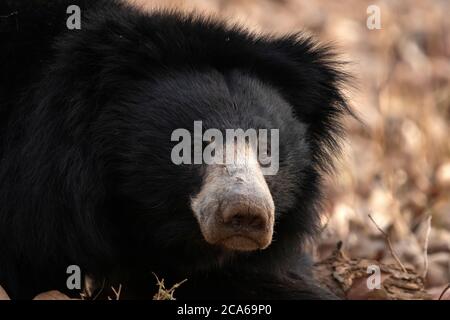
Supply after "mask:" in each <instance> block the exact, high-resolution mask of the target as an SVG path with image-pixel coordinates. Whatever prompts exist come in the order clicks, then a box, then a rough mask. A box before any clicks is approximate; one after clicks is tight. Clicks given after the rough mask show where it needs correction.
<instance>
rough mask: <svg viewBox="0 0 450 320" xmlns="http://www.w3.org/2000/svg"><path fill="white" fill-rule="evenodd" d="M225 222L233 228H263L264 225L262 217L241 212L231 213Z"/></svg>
mask: <svg viewBox="0 0 450 320" xmlns="http://www.w3.org/2000/svg"><path fill="white" fill-rule="evenodd" d="M225 223H226V224H228V225H229V226H231V227H233V228H234V229H241V228H251V229H264V226H265V220H264V219H263V218H262V217H260V216H256V215H249V214H243V213H237V214H235V215H233V216H232V217H231V219H229V220H228V222H225Z"/></svg>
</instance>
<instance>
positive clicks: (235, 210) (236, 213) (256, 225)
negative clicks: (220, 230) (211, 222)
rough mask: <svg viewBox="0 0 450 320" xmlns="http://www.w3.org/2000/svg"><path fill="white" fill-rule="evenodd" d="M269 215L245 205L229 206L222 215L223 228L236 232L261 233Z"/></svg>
mask: <svg viewBox="0 0 450 320" xmlns="http://www.w3.org/2000/svg"><path fill="white" fill-rule="evenodd" d="M269 214H270V213H269V212H265V210H264V209H263V208H261V207H259V206H248V205H246V204H245V203H244V204H238V205H229V206H228V207H227V209H226V210H224V211H223V213H222V221H223V227H224V228H231V229H234V230H235V231H237V232H239V231H245V230H249V231H258V230H262V231H263V230H265V229H266V226H267V222H268V217H269Z"/></svg>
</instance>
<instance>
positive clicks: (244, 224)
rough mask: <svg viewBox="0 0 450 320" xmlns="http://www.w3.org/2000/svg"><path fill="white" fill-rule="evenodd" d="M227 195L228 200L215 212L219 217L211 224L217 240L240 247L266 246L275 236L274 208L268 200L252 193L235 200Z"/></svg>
mask: <svg viewBox="0 0 450 320" xmlns="http://www.w3.org/2000/svg"><path fill="white" fill-rule="evenodd" d="M227 197H228V199H229V200H228V201H224V202H222V206H221V207H222V209H223V210H220V211H218V212H216V213H214V214H215V215H217V216H218V218H217V219H214V220H215V223H212V224H211V225H210V226H211V228H212V229H213V230H214V234H215V237H216V238H217V239H218V241H217V243H218V244H220V245H222V246H224V247H226V248H229V249H233V250H241V251H250V250H255V249H262V248H265V247H267V246H268V245H269V244H270V242H271V240H272V229H273V223H271V217H272V215H273V212H272V211H271V207H270V206H267V200H266V199H258V198H255V197H254V195H249V194H245V195H241V197H239V200H233V198H234V197H233V196H230V195H228V196H227ZM230 198H231V199H230ZM249 198H251V201H249Z"/></svg>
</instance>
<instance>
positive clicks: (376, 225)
mask: <svg viewBox="0 0 450 320" xmlns="http://www.w3.org/2000/svg"><path fill="white" fill-rule="evenodd" d="M368 216H369V219H370V220H372V222H373V224H374V225H375V227H377V229H378V230H379V231H380V232H381V234H382V235H383V236H384V238H385V240H386V242H387V244H388V246H389V250H390V252H391V254H392V256H393V257H394V259H395V261H397V263H398V265H399V266H400V267H401V268H402V270H403V272H405V273H408V270H406V268H405V266H404V265H403V263H402V262H401V261H400V258H399V257H398V256H397V254H396V253H395V251H394V248H393V247H392V243H391V239H390V238H389V235H388V234H387V233H386V232H385V231H384V230H383V229H381V228H380V227H379V226H378V224H377V223H376V222H375V220H374V219H373V218H372V216H371V215H370V214H368Z"/></svg>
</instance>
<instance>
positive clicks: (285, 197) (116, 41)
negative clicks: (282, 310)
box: [0, 0, 351, 299]
mask: <svg viewBox="0 0 450 320" xmlns="http://www.w3.org/2000/svg"><path fill="white" fill-rule="evenodd" d="M74 4H75V5H78V6H79V8H80V9H81V28H79V29H78V28H75V29H73V30H70V28H68V27H67V24H66V22H67V19H68V17H69V14H68V13H67V8H68V7H69V6H70V5H74ZM0 15H1V20H2V21H1V34H2V38H3V40H2V48H1V52H0V58H1V59H0V64H1V83H0V115H1V118H0V128H1V129H0V130H1V131H0V134H1V136H0V138H1V144H0V161H1V162H0V243H1V246H0V285H1V286H3V288H5V290H6V291H7V292H8V293H9V294H10V295H11V297H12V298H20V299H28V298H31V297H33V296H34V295H36V294H37V293H40V292H44V291H47V290H50V289H52V290H53V289H57V290H61V291H63V292H69V293H70V291H68V289H67V287H66V280H67V277H68V275H67V273H66V270H67V267H68V266H70V265H77V266H79V267H80V269H81V270H82V272H83V273H84V274H87V275H90V276H92V277H93V278H94V279H108V280H109V279H118V281H120V282H121V283H123V287H124V289H125V290H127V289H128V290H129V291H130V296H133V297H151V296H152V290H153V288H152V287H153V286H152V283H154V278H153V275H152V273H155V274H156V275H158V276H159V277H162V278H164V279H166V281H169V282H178V281H180V280H183V279H185V278H186V279H187V282H185V283H184V284H183V285H182V286H181V287H180V288H179V289H177V292H176V296H177V298H178V299H230V298H233V299H329V298H334V296H333V295H332V294H331V293H329V292H328V291H327V290H326V289H323V288H321V287H320V286H319V285H318V284H317V283H316V282H315V281H314V280H313V278H312V272H311V271H312V270H311V266H310V263H309V262H308V259H307V258H305V255H304V254H303V253H302V250H303V247H304V244H305V243H306V242H307V241H308V239H310V238H311V237H312V236H313V235H314V234H315V233H316V232H317V230H318V226H319V224H318V220H319V219H318V218H319V209H320V203H321V199H322V198H323V197H322V195H321V189H322V187H321V184H322V177H323V175H324V174H326V173H328V172H329V171H332V168H333V159H334V158H335V156H336V154H337V153H338V152H339V141H340V139H341V137H342V133H343V130H342V116H344V115H346V114H351V110H350V108H349V107H348V104H347V102H346V99H345V97H344V94H343V93H342V85H343V84H345V82H346V80H347V79H348V76H347V75H346V74H345V73H343V72H342V71H340V69H341V68H340V64H339V63H338V62H337V60H336V57H335V55H334V54H333V53H332V51H331V50H330V49H329V48H328V47H327V46H323V45H319V44H317V43H316V42H315V41H313V40H312V39H311V38H309V37H306V36H303V35H301V34H292V35H286V36H284V37H274V36H263V35H257V34H254V33H251V32H248V31H246V30H245V29H243V28H242V27H238V26H229V25H227V24H225V23H222V22H217V21H214V20H213V19H211V18H204V17H199V16H196V15H195V14H187V15H186V14H181V13H177V12H172V11H157V12H145V11H144V10H141V9H139V8H137V7H135V6H131V5H130V4H127V3H124V2H123V1H118V0H114V1H111V0H110V1H105V0H95V1H92V0H89V1H87V0H86V1H81V0H58V1H38V0H3V1H2V3H1V4H0ZM196 121H201V123H202V127H203V130H206V129H215V130H218V131H219V132H225V131H226V130H228V129H242V130H247V129H258V130H259V129H268V130H273V129H276V130H278V131H277V132H278V135H279V140H278V141H279V145H278V146H277V153H278V159H275V160H277V161H278V170H277V172H276V174H272V175H263V173H262V168H263V167H264V164H262V163H260V162H259V158H258V160H255V159H256V157H255V152H256V153H257V151H255V149H254V148H251V147H249V144H248V142H247V140H244V141H242V140H240V141H239V140H237V139H236V140H233V141H232V142H227V144H226V145H225V148H230V150H231V148H232V147H233V145H234V146H237V148H236V149H239V150H244V152H243V153H242V152H241V153H239V154H240V156H238V158H239V161H236V162H234V165H233V166H228V165H223V164H220V163H213V164H205V163H190V162H189V161H187V162H183V163H181V164H176V163H174V161H173V159H171V155H172V153H173V149H174V147H175V146H176V145H177V142H179V140H178V141H177V140H174V139H173V133H174V131H175V130H177V129H180V128H183V129H184V130H185V131H184V132H186V131H187V132H189V133H192V132H193V129H194V122H196ZM205 133H206V132H205ZM203 140H204V141H203ZM203 140H202V146H201V147H202V148H203V147H207V146H208V145H209V143H213V142H214V139H210V141H208V139H203ZM271 141H272V140H271ZM278 141H277V142H278ZM271 143H272V142H271ZM271 147H274V148H275V147H276V146H271V145H269V146H268V149H269V152H271V151H270V149H271ZM272 160H274V159H272ZM275 160H274V161H275ZM72 294H73V292H72Z"/></svg>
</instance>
